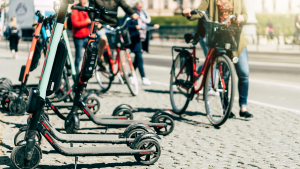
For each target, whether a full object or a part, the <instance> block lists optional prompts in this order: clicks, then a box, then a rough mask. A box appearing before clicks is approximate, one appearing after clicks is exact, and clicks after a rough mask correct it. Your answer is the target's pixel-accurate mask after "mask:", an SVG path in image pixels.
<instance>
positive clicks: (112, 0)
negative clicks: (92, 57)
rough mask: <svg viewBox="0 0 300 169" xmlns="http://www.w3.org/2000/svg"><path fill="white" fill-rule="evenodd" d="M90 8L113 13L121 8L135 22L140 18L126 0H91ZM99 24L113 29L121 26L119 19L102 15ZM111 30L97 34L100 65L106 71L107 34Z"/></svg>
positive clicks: (91, 15) (92, 14)
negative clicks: (103, 9)
mask: <svg viewBox="0 0 300 169" xmlns="http://www.w3.org/2000/svg"><path fill="white" fill-rule="evenodd" d="M89 6H90V7H93V8H97V9H99V8H100V7H102V6H103V7H105V9H106V10H108V11H112V12H118V8H119V7H121V8H122V9H123V10H124V11H125V12H126V13H127V14H129V15H130V16H131V17H132V18H133V19H134V20H136V19H138V18H139V15H138V14H136V13H135V11H134V10H133V9H132V8H131V7H130V6H128V4H127V3H126V2H125V0H89ZM89 15H90V18H93V17H94V13H90V14H89ZM99 23H101V24H106V25H110V26H111V27H117V26H118V25H119V21H118V17H117V16H114V15H109V14H101V17H100V19H99ZM101 24H99V25H98V29H100V28H101ZM108 31H109V30H107V29H105V28H103V29H101V30H100V31H98V32H97V35H98V38H99V39H100V42H99V57H100V58H99V59H98V65H99V66H100V68H101V69H104V70H105V69H106V68H105V66H106V63H105V60H104V57H103V53H104V50H105V48H106V44H107V37H106V32H108Z"/></svg>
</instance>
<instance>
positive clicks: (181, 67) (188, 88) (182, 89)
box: [170, 51, 193, 114]
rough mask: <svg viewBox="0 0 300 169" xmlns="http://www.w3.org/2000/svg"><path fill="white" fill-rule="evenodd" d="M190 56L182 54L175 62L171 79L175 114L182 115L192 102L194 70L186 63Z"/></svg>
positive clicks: (184, 52)
mask: <svg viewBox="0 0 300 169" xmlns="http://www.w3.org/2000/svg"><path fill="white" fill-rule="evenodd" d="M188 56H190V53H189V52H188V51H182V52H180V53H179V54H178V55H177V57H176V59H175V61H174V62H173V66H172V70H171V78H170V100H171V105H172V108H173V113H175V114H182V113H184V112H185V110H186V108H187V107H188V105H189V102H190V94H191V92H193V91H192V90H193V82H192V81H191V75H192V68H191V66H189V65H188V63H189V62H188V61H187V62H186V61H185V60H186V58H188Z"/></svg>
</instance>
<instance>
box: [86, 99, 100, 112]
mask: <svg viewBox="0 0 300 169" xmlns="http://www.w3.org/2000/svg"><path fill="white" fill-rule="evenodd" d="M84 103H85V104H86V105H87V106H88V108H89V109H90V110H92V111H93V113H94V114H96V113H97V112H98V111H99V110H100V101H99V98H98V97H95V96H89V97H88V98H86V99H85V101H84Z"/></svg>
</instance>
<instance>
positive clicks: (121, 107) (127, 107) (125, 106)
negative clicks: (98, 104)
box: [112, 104, 132, 116]
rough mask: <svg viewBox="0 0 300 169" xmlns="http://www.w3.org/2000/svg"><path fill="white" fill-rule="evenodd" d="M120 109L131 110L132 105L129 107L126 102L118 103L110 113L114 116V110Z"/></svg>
mask: <svg viewBox="0 0 300 169" xmlns="http://www.w3.org/2000/svg"><path fill="white" fill-rule="evenodd" d="M120 109H130V110H132V107H131V106H130V105H128V104H120V105H119V106H117V107H116V108H115V109H114V111H113V113H112V115H113V116H115V115H114V114H116V112H117V111H118V110H120Z"/></svg>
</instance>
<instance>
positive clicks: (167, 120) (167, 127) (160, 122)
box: [65, 6, 177, 135]
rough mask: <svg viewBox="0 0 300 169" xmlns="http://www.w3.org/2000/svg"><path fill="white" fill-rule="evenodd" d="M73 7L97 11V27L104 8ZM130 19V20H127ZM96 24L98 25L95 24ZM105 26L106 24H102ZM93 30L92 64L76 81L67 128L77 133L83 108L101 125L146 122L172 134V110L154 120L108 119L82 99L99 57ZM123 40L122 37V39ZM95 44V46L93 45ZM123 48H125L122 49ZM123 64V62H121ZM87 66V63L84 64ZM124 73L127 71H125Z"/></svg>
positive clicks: (162, 133) (115, 126)
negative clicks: (79, 112) (90, 107)
mask: <svg viewBox="0 0 300 169" xmlns="http://www.w3.org/2000/svg"><path fill="white" fill-rule="evenodd" d="M72 9H77V10H81V11H86V12H94V13H95V16H97V17H95V18H93V21H92V25H91V30H92V31H94V30H95V29H96V28H97V27H96V26H97V21H98V20H99V17H100V15H97V13H99V14H100V13H101V12H102V10H103V9H96V8H92V7H81V6H72ZM126 21H128V20H126ZM95 24H96V26H95ZM125 25H126V22H125V23H124V24H123V25H122V26H120V27H118V28H116V30H117V31H119V30H120V29H122V28H124V27H125ZM102 27H105V26H102ZM92 31H91V34H90V35H89V45H88V46H87V49H86V53H85V56H84V63H85V62H86V64H90V65H89V66H87V67H82V71H81V74H80V78H78V80H77V82H76V83H75V88H74V90H75V97H74V101H73V107H72V110H71V112H70V113H69V114H68V116H67V119H66V120H65V130H66V132H67V133H69V134H73V133H76V131H77V130H79V129H80V119H79V116H78V113H77V111H78V110H82V111H83V112H84V113H85V114H86V115H87V117H88V118H89V120H91V121H92V122H93V123H95V124H97V125H100V126H106V127H107V128H108V127H109V128H122V127H127V126H129V125H131V124H133V123H145V124H147V125H148V126H150V127H153V128H154V129H155V131H156V132H157V134H160V135H168V134H170V133H171V132H172V131H173V129H174V121H173V119H172V116H176V117H177V115H175V114H174V113H172V112H171V111H161V112H159V113H155V114H154V116H153V117H152V121H151V122H149V121H140V120H107V119H103V118H101V117H99V116H98V117H97V116H96V115H94V114H93V113H92V112H91V111H90V110H89V109H88V107H87V106H86V104H85V103H84V102H83V100H82V99H81V95H82V92H83V90H84V88H85V87H86V84H87V83H86V81H87V80H88V79H89V78H90V77H92V74H93V71H94V69H95V64H96V63H95V61H96V58H97V53H98V48H97V44H95V43H91V42H93V41H94V39H95V38H96V35H95V34H94V33H93V32H92ZM121 42H122V39H121ZM93 45H94V46H93ZM122 50H125V48H124V49H122ZM89 51H90V52H91V51H93V53H95V54H94V56H93V57H89V56H88V55H89ZM93 58H95V59H93ZM121 64H123V63H121ZM84 66H86V65H84ZM123 73H124V74H125V73H126V72H123Z"/></svg>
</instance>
